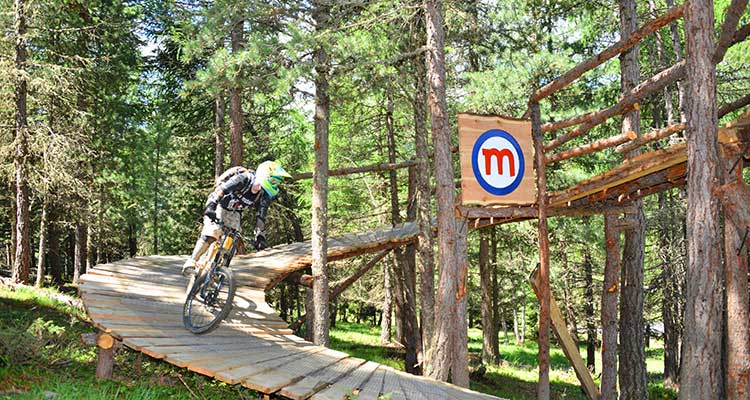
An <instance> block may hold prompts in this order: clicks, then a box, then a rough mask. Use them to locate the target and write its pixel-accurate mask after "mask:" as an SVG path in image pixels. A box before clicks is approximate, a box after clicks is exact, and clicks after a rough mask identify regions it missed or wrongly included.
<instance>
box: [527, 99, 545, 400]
mask: <svg viewBox="0 0 750 400" xmlns="http://www.w3.org/2000/svg"><path fill="white" fill-rule="evenodd" d="M529 106H530V107H531V133H532V136H533V138H534V161H535V164H536V187H537V207H538V211H539V213H538V215H539V265H540V268H539V294H540V297H539V304H540V307H539V385H538V386H537V392H536V393H537V399H540V400H548V399H549V398H550V388H549V331H550V329H549V328H550V286H549V226H548V225H547V177H546V175H545V166H544V143H543V139H544V138H543V133H542V116H541V111H540V109H539V103H538V102H532V103H531V104H529Z"/></svg>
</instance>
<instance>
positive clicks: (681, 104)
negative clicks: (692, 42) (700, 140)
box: [666, 0, 687, 123]
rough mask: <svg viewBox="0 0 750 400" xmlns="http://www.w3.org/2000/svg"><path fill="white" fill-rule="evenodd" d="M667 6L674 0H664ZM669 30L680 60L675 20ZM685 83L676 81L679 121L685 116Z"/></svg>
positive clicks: (680, 46)
mask: <svg viewBox="0 0 750 400" xmlns="http://www.w3.org/2000/svg"><path fill="white" fill-rule="evenodd" d="M666 3H667V7H668V8H672V7H674V0H666ZM669 32H670V34H671V36H672V49H673V51H674V54H675V61H676V62H677V61H681V60H682V41H681V39H680V28H679V25H678V23H677V22H672V23H671V24H670V25H669ZM685 86H686V85H685V84H684V82H683V81H677V93H678V108H679V111H680V122H682V123H684V122H685V120H686V118H687V116H686V114H685V113H686V112H687V104H685V103H686V101H685Z"/></svg>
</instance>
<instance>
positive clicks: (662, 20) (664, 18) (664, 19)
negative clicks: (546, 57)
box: [529, 6, 684, 103]
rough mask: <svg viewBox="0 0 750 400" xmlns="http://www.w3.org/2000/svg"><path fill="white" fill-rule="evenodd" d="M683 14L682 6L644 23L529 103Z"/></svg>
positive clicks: (563, 76) (552, 91)
mask: <svg viewBox="0 0 750 400" xmlns="http://www.w3.org/2000/svg"><path fill="white" fill-rule="evenodd" d="M683 13H684V9H683V7H682V6H677V7H673V8H670V9H669V10H667V12H666V13H664V14H663V15H661V16H659V17H657V18H655V19H652V20H651V21H649V22H647V23H645V24H644V25H643V26H642V27H641V28H640V29H638V30H637V31H635V32H633V34H632V35H630V36H629V37H628V38H626V39H622V40H620V41H619V42H617V43H615V44H613V45H612V46H609V47H608V48H606V49H605V50H604V51H602V52H601V53H599V54H597V55H595V56H594V57H591V58H589V59H588V60H586V61H584V62H582V63H580V64H578V65H576V66H575V67H573V69H571V70H569V71H568V72H566V73H564V74H563V75H562V76H560V77H559V78H557V79H555V80H554V81H552V82H550V83H548V84H546V85H544V86H543V87H542V88H541V89H539V90H537V91H536V92H534V94H532V95H531V99H530V100H529V103H534V102H539V100H542V99H544V98H545V97H548V96H549V95H551V94H553V93H555V92H557V91H558V90H560V89H562V88H564V87H566V86H568V85H569V84H571V83H572V82H573V81H575V80H576V79H578V78H579V77H580V76H581V75H583V74H584V73H586V72H588V71H590V70H592V69H594V68H596V67H597V66H599V65H601V64H602V63H604V62H605V61H607V60H609V59H611V58H612V57H615V56H617V55H618V54H620V53H622V52H624V51H627V50H629V49H630V48H631V47H633V46H634V45H635V44H636V43H638V42H640V41H641V40H642V39H643V38H645V37H646V36H648V35H650V34H652V33H654V32H656V31H657V30H658V29H660V28H661V27H663V26H666V25H668V24H670V23H671V22H673V21H676V20H677V19H679V18H681V17H682V16H683Z"/></svg>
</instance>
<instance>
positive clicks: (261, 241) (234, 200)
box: [182, 161, 291, 276]
mask: <svg viewBox="0 0 750 400" xmlns="http://www.w3.org/2000/svg"><path fill="white" fill-rule="evenodd" d="M284 178H291V175H289V173H288V172H286V171H285V170H284V168H282V167H281V166H280V165H279V164H278V163H276V162H274V161H264V162H262V163H261V164H260V165H258V168H257V169H256V170H255V171H252V170H248V169H246V168H243V167H232V168H230V169H228V170H227V171H225V172H224V173H223V174H221V176H220V177H219V178H218V179H217V182H216V183H217V184H216V189H215V190H214V191H213V192H212V193H211V194H210V195H209V196H208V200H207V201H206V208H205V211H204V213H203V229H202V230H201V236H200V238H198V241H197V242H196V243H195V249H193V254H192V255H191V256H190V257H189V258H188V259H187V261H185V265H183V266H182V274H183V275H185V276H190V275H191V274H193V273H195V263H196V261H198V259H199V258H200V257H201V256H202V255H203V253H205V252H206V250H208V247H209V246H210V245H211V243H213V242H214V241H215V240H218V239H219V238H220V237H221V233H222V232H221V225H219V224H220V223H223V224H224V225H226V226H227V227H230V228H232V229H236V230H240V229H241V225H240V215H241V211H242V210H244V209H245V208H248V207H255V209H256V214H255V216H256V220H255V232H254V233H255V249H256V250H263V249H265V248H266V247H268V242H267V241H266V235H265V232H264V228H265V226H266V216H267V215H268V206H269V205H270V204H271V200H272V199H273V198H274V197H276V195H277V194H279V185H280V184H281V183H282V182H283V181H284Z"/></svg>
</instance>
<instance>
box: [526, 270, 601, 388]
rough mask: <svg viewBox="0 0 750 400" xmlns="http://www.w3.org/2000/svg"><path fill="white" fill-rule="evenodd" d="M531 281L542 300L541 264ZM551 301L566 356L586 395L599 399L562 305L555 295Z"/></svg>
mask: <svg viewBox="0 0 750 400" xmlns="http://www.w3.org/2000/svg"><path fill="white" fill-rule="evenodd" d="M529 281H530V282H531V288H532V289H534V293H535V294H536V297H537V299H540V300H541V296H540V293H539V284H540V282H539V266H537V268H534V271H533V272H532V273H531V277H530V278H529ZM549 303H550V317H551V319H552V328H553V330H554V331H555V334H556V335H557V339H558V340H559V341H560V345H561V346H562V349H563V353H565V357H567V358H568V361H570V365H572V366H573V370H574V371H575V373H576V376H577V377H578V381H579V382H581V387H582V388H583V391H584V392H586V396H588V398H589V399H591V400H597V399H599V388H598V387H597V386H596V383H595V382H594V378H593V377H592V376H591V371H589V369H588V368H586V364H585V363H584V362H583V359H582V358H581V353H579V350H578V344H576V342H575V341H574V340H573V337H572V336H570V332H569V331H568V325H567V324H566V323H565V319H564V318H563V316H562V312H560V307H558V305H557V302H556V301H555V298H554V297H551V296H550V299H549Z"/></svg>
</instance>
